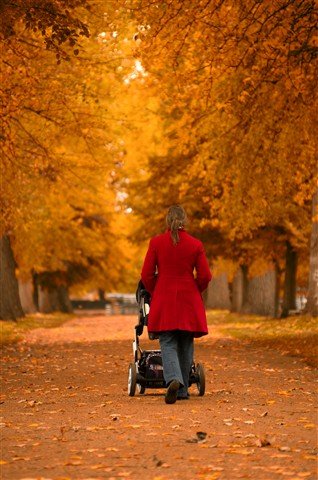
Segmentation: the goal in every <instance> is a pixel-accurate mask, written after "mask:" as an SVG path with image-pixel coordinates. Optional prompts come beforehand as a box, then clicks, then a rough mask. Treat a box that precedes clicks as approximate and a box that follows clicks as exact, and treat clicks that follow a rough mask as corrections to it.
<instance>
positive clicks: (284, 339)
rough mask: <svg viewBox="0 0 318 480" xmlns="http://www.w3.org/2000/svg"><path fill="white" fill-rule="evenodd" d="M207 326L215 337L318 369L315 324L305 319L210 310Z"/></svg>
mask: <svg viewBox="0 0 318 480" xmlns="http://www.w3.org/2000/svg"><path fill="white" fill-rule="evenodd" d="M207 317H208V323H209V325H210V326H211V330H213V328H214V329H215V330H217V331H218V332H219V333H221V334H222V335H225V336H230V337H233V338H237V339H240V340H248V341H250V342H251V343H254V344H255V345H261V346H264V347H269V348H274V349H277V350H279V351H281V352H283V353H285V354H288V355H292V356H293V355H294V356H299V357H302V358H304V359H305V360H306V362H307V363H308V364H310V365H312V366H315V367H317V366H318V320H317V318H313V317H311V316H309V315H295V316H291V317H287V318H281V319H278V318H269V317H261V316H259V315H247V314H239V313H232V312H228V311H224V310H210V311H209V312H208V314H207Z"/></svg>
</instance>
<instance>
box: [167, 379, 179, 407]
mask: <svg viewBox="0 0 318 480" xmlns="http://www.w3.org/2000/svg"><path fill="white" fill-rule="evenodd" d="M179 388H180V383H179V382H178V380H172V382H170V384H169V386H168V388H167V391H166V395H165V402H166V403H170V404H171V403H176V401H177V395H178V390H179Z"/></svg>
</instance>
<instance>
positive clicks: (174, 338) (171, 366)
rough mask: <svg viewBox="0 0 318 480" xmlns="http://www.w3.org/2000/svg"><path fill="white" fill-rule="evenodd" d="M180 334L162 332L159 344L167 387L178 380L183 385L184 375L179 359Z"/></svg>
mask: <svg viewBox="0 0 318 480" xmlns="http://www.w3.org/2000/svg"><path fill="white" fill-rule="evenodd" d="M178 333H179V332H162V333H160V334H159V343H160V349H161V355H162V365H163V376H164V379H165V382H166V384H167V385H169V384H170V383H171V382H172V380H177V381H178V382H179V383H180V384H181V385H183V375H182V371H181V368H180V363H179V357H178V343H179V335H178Z"/></svg>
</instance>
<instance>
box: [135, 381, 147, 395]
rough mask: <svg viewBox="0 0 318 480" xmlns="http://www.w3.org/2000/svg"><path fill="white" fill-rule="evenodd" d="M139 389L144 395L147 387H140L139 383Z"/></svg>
mask: <svg viewBox="0 0 318 480" xmlns="http://www.w3.org/2000/svg"><path fill="white" fill-rule="evenodd" d="M137 389H138V392H139V393H140V394H141V395H143V394H144V393H145V391H146V387H144V386H143V385H140V383H137Z"/></svg>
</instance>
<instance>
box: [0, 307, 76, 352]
mask: <svg viewBox="0 0 318 480" xmlns="http://www.w3.org/2000/svg"><path fill="white" fill-rule="evenodd" d="M73 317H74V315H72V314H68V313H61V312H56V313H35V314H32V315H26V316H25V317H23V318H19V319H18V320H16V321H13V320H0V345H6V344H10V343H16V342H19V341H20V340H21V339H22V338H23V334H24V333H25V332H27V331H29V330H34V329H35V328H55V327H59V326H60V325H62V324H63V323H65V322H66V321H67V320H70V319H71V318H73Z"/></svg>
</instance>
